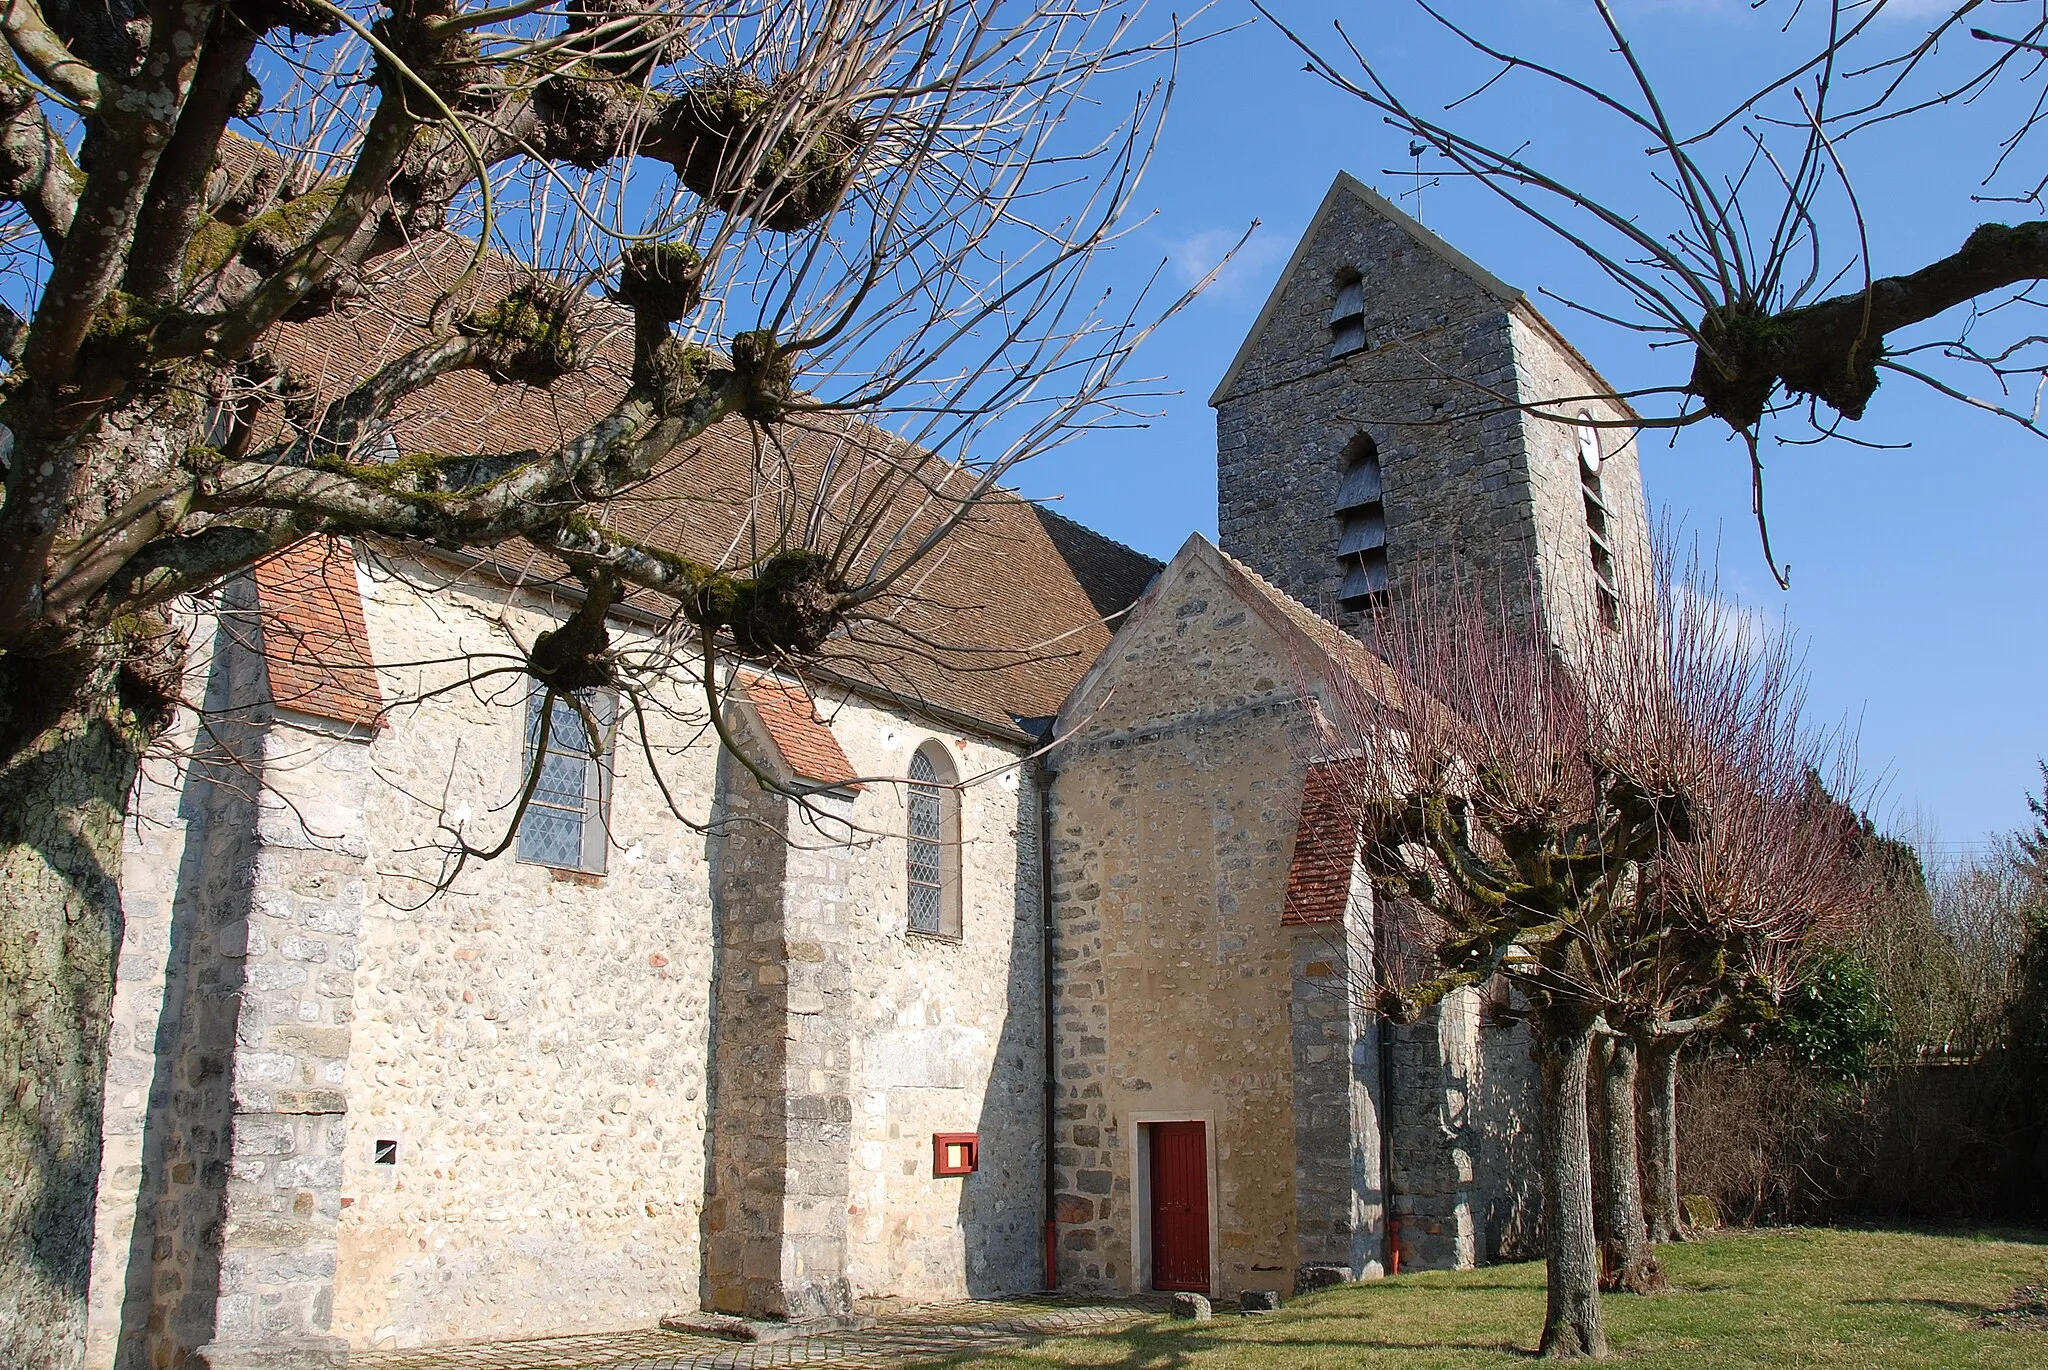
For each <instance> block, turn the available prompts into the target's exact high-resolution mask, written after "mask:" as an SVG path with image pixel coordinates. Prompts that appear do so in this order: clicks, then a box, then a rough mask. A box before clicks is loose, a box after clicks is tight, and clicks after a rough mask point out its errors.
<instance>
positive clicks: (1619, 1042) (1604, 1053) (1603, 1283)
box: [1594, 1035, 1666, 1294]
mask: <svg viewBox="0 0 2048 1370" xmlns="http://www.w3.org/2000/svg"><path fill="white" fill-rule="evenodd" d="M1594 1057H1595V1059H1596V1060H1598V1061H1599V1063H1600V1155H1601V1159H1602V1160H1603V1161H1604V1162H1605V1169H1606V1174H1605V1176H1604V1177H1603V1178H1604V1179H1605V1182H1606V1185H1605V1192H1604V1193H1603V1194H1602V1195H1601V1198H1602V1200H1603V1202H1602V1203H1601V1205H1600V1208H1601V1219H1602V1221H1601V1226H1600V1287H1601V1288H1603V1289H1617V1290H1626V1291H1627V1292H1629V1293H1631V1294H1654V1293H1656V1292H1658V1291H1659V1290H1661V1289H1664V1288H1665V1287H1666V1281H1665V1279H1664V1269H1663V1267H1662V1266H1660V1265H1659V1264H1658V1263H1657V1256H1656V1253H1655V1252H1654V1251H1653V1250H1652V1249H1651V1247H1650V1236H1649V1229H1648V1227H1647V1225H1646V1224H1645V1223H1644V1221H1643V1187H1642V1178H1641V1169H1640V1166H1639V1162H1638V1156H1637V1151H1636V1044H1635V1042H1634V1041H1633V1040H1632V1039H1630V1038H1628V1037H1618V1036H1611V1035H1603V1036H1601V1037H1599V1038H1597V1039H1596V1040H1595V1043H1594Z"/></svg>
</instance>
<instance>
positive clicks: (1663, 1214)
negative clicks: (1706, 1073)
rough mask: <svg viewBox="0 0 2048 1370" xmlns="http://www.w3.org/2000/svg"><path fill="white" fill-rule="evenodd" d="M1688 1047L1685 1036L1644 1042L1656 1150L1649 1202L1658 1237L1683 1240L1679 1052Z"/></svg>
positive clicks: (1650, 1137) (1648, 1176) (1648, 1174)
mask: <svg viewBox="0 0 2048 1370" xmlns="http://www.w3.org/2000/svg"><path fill="white" fill-rule="evenodd" d="M1684 1046H1685V1039H1684V1038H1683V1037H1652V1038H1650V1039H1649V1040H1648V1041H1646V1042H1643V1043H1642V1044H1641V1050H1642V1065H1643V1089H1642V1101H1643V1109H1642V1120H1643V1136H1644V1137H1645V1138H1646V1139H1647V1142H1648V1146H1649V1152H1650V1154H1649V1155H1648V1156H1647V1157H1645V1158H1644V1160H1645V1165H1644V1167H1643V1180H1644V1184H1645V1186H1646V1188H1647V1191H1648V1192H1647V1193H1645V1194H1644V1196H1643V1201H1644V1207H1645V1209H1646V1210H1647V1212H1646V1214H1645V1217H1646V1218H1647V1219H1648V1222H1649V1229H1650V1240H1651V1241H1653V1242H1682V1241H1685V1240H1686V1239H1687V1235H1688V1234H1687V1233H1686V1230H1685V1217H1684V1215H1683V1214H1682V1213H1680V1212H1679V1211H1678V1053H1679V1052H1680V1050H1682V1049H1683V1048H1684Z"/></svg>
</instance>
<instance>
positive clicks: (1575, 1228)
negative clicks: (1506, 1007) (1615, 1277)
mask: <svg viewBox="0 0 2048 1370" xmlns="http://www.w3.org/2000/svg"><path fill="white" fill-rule="evenodd" d="M1531 1027H1532V1028H1533V1029H1534V1031H1533V1035H1532V1040H1531V1051H1532V1052H1533V1054H1534V1055H1535V1057H1536V1069H1537V1074H1538V1077H1539V1080H1540V1089H1541V1100H1542V1109H1543V1116H1542V1121H1541V1126H1542V1131H1543V1148H1542V1150H1543V1244H1544V1257H1545V1260H1546V1263H1547V1265H1548V1267H1549V1298H1548V1302H1547V1304H1546V1307H1545V1309H1544V1313H1543V1340H1542V1343H1541V1352H1542V1354H1543V1355H1545V1356H1557V1357H1563V1356H1605V1355H1606V1354H1607V1332H1606V1329H1605V1328H1604V1327H1603V1326H1602V1324H1601V1321H1600V1251H1599V1245H1598V1243H1597V1241H1596V1240H1595V1236H1594V1230H1593V1163H1592V1158H1593V1152H1592V1138H1591V1136H1590V1134H1589V1131H1588V1128H1587V1123H1586V1102H1587V1074H1588V1070H1587V1054H1588V1051H1589V1049H1590V1048H1591V1045H1592V1039H1593V1015H1592V1014H1590V1013H1588V1012H1585V1011H1584V1010H1581V1009H1575V1008H1562V1007H1555V1006H1553V1007H1550V1008H1545V1009H1539V1010H1538V1011H1537V1012H1536V1013H1535V1014H1534V1015H1533V1017H1532V1020H1531Z"/></svg>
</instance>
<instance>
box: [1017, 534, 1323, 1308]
mask: <svg viewBox="0 0 2048 1370" xmlns="http://www.w3.org/2000/svg"><path fill="white" fill-rule="evenodd" d="M1155 593H1159V591H1157V590H1155ZM1174 594H1175V599H1174V600H1173V601H1171V602H1169V601H1167V600H1161V601H1159V602H1157V603H1155V604H1152V605H1151V606H1150V608H1149V609H1148V610H1143V611H1141V617H1140V618H1139V619H1138V620H1137V621H1135V622H1133V623H1130V624H1127V625H1126V627H1125V629H1124V630H1123V635H1122V636H1121V637H1120V640H1119V643H1118V645H1117V646H1115V647H1113V648H1112V651H1113V652H1116V653H1118V654H1119V655H1118V656H1117V657H1116V658H1115V660H1114V663H1113V665H1112V666H1111V667H1110V668H1109V669H1110V671H1111V675H1110V677H1109V681H1110V682H1111V688H1109V689H1108V690H1107V691H1106V692H1104V693H1103V694H1098V695H1094V696H1091V699H1093V700H1094V701H1095V702H1096V703H1097V704H1099V707H1093V708H1086V707H1084V709H1083V715H1084V716H1083V717H1082V718H1080V719H1078V720H1076V721H1075V725H1076V731H1075V732H1074V734H1073V735H1072V736H1071V737H1070V738H1068V739H1067V740H1066V741H1065V742H1063V743H1062V744H1061V746H1060V747H1059V748H1058V750H1057V751H1056V752H1055V753H1054V755H1053V765H1054V767H1055V769H1056V772H1057V778H1056V781H1055V785H1054V791H1053V804H1054V808H1053V819H1054V822H1053V834H1054V836H1053V856H1054V867H1053V869H1054V874H1053V905H1054V912H1055V919H1056V924H1055V951H1054V957H1055V959H1054V967H1055V969H1054V986H1055V990H1056V993H1057V1005H1058V1007H1057V1010H1056V1015H1055V1025H1056V1026H1055V1044H1056V1065H1057V1075H1058V1087H1057V1092H1056V1095H1055V1115H1054V1116H1055V1132H1054V1152H1053V1160H1054V1164H1055V1175H1056V1181H1057V1187H1058V1205H1057V1216H1058V1219H1059V1223H1060V1229H1059V1231H1060V1236H1059V1273H1060V1282H1061V1285H1062V1286H1063V1287H1079V1288H1097V1289H1112V1290H1128V1289H1132V1288H1142V1287H1144V1286H1145V1284H1146V1283H1147V1282H1148V1279H1147V1277H1148V1274H1149V1271H1148V1269H1147V1263H1148V1262H1149V1253H1148V1252H1147V1250H1146V1249H1145V1248H1146V1243H1145V1241H1144V1240H1143V1234H1142V1232H1141V1227H1142V1213H1141V1207H1142V1205H1141V1198H1142V1196H1141V1192H1140V1190H1141V1184H1140V1180H1141V1171H1142V1168H1143V1167H1142V1163H1141V1157H1142V1148H1143V1147H1144V1146H1145V1144H1146V1134H1145V1131H1144V1126H1143V1125H1144V1124H1145V1123H1147V1122H1154V1121H1172V1120H1186V1119H1198V1120H1201V1121H1203V1122H1205V1123H1207V1124H1208V1148H1209V1164H1210V1168H1211V1177H1212V1185H1213V1188H1212V1191H1211V1221H1212V1231H1213V1238H1212V1250H1211V1262H1210V1264H1211V1277H1212V1280H1213V1281H1214V1286H1215V1288H1216V1290H1217V1291H1218V1292H1220V1293H1223V1294H1234V1293H1236V1292H1237V1291H1239V1290H1242V1289H1246V1288H1287V1287H1290V1286H1291V1281H1292V1279H1293V1273H1294V1270H1293V1267H1294V1263H1295V1249H1296V1237H1295V1180H1294V1177H1295V1117H1294V1086H1293V1079H1292V1056H1293V1028H1292V1014H1293V1010H1294V986H1293V976H1292V974H1291V965H1292V961H1291V946H1290V944H1291V937H1290V934H1289V931H1288V930H1287V929H1284V928H1283V927H1282V926H1281V924H1280V910H1281V903H1282V900H1283V897H1284V892H1285V886H1286V879H1287V863H1288V856H1289V852H1290V848H1291V845H1292V843H1291V839H1292V835H1293V831H1294V821H1295V807H1296V802H1297V799H1298V795H1299V787H1300V782H1301V763H1300V762H1299V761H1298V760H1297V759H1296V751H1295V748H1294V746H1293V744H1292V743H1291V741H1290V733H1289V730H1290V724H1291V721H1292V719H1293V718H1294V717H1295V716H1296V713H1297V706H1296V687H1295V682H1294V678H1293V674H1292V672H1291V670H1290V667H1289V664H1288V663H1287V661H1286V660H1285V659H1284V657H1281V656H1279V655H1277V654H1276V652H1275V650H1274V645H1273V641H1272V638H1271V635H1270V634H1269V633H1266V632H1263V631H1261V630H1260V626H1259V623H1258V621H1257V620H1256V619H1254V618H1253V617H1252V616H1251V615H1250V614H1248V612H1247V610H1246V608H1245V606H1244V605H1243V604H1242V603H1241V602H1240V601H1239V600H1238V599H1237V598H1236V597H1235V596H1234V595H1233V594H1232V593H1231V592H1230V591H1229V590H1228V589H1227V588H1226V587H1224V586H1223V585H1222V584H1221V583H1220V582H1218V581H1217V580H1216V579H1215V578H1214V577H1213V575H1212V574H1211V573H1210V572H1209V571H1208V570H1207V569H1206V568H1201V567H1194V568H1191V569H1190V570H1189V572H1188V573H1187V575H1186V576H1185V578H1184V579H1183V580H1181V581H1180V582H1178V583H1177V585H1176V587H1175V589H1174ZM1105 694H1106V698H1105V697H1104V695H1105ZM1182 697H1185V698H1187V699H1188V701H1189V703H1188V704H1186V705H1183V704H1182V703H1181V702H1180V700H1181V698H1182ZM1197 701H1199V702H1197Z"/></svg>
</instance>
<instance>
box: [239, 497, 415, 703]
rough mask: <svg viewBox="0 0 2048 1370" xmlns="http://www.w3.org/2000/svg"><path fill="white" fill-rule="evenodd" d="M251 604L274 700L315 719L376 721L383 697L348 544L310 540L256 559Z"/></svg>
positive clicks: (327, 539)
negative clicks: (260, 631)
mask: <svg viewBox="0 0 2048 1370" xmlns="http://www.w3.org/2000/svg"><path fill="white" fill-rule="evenodd" d="M256 603H257V610H258V614H259V615H260V622H261V623H262V627H263V661H264V665H265V666H267V667H268V668H269V671H270V697H271V701H272V702H273V703H275V704H276V705H277V706H278V707H280V708H285V709H291V710H293V711H295V712H297V713H302V714H311V715H313V716H314V717H315V718H326V719H331V720H333V721H335V722H338V723H350V724H355V725H357V726H361V727H368V726H370V725H372V724H375V723H376V722H377V718H378V714H379V713H380V712H381V711H382V709H383V707H384V697H383V694H382V692H381V691H380V690H379V689H378V687H377V672H376V668H375V667H374V666H372V665H371V661H370V639H369V634H368V632H367V630H366V629H365V628H364V626H363V601H362V595H361V592H360V591H359V590H358V588H357V586H356V563H355V556H354V554H353V553H352V552H351V551H350V549H349V545H348V544H347V543H346V542H342V541H339V540H338V539H335V538H325V537H315V538H307V539H306V540H305V541H303V542H298V543H294V544H293V545H292V546H290V547H287V548H286V549H285V550H284V551H282V552H279V553H278V554H277V555H275V556H273V557H271V558H270V559H269V560H268V561H265V562H262V563H260V564H259V565H258V566H257V567H256Z"/></svg>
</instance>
